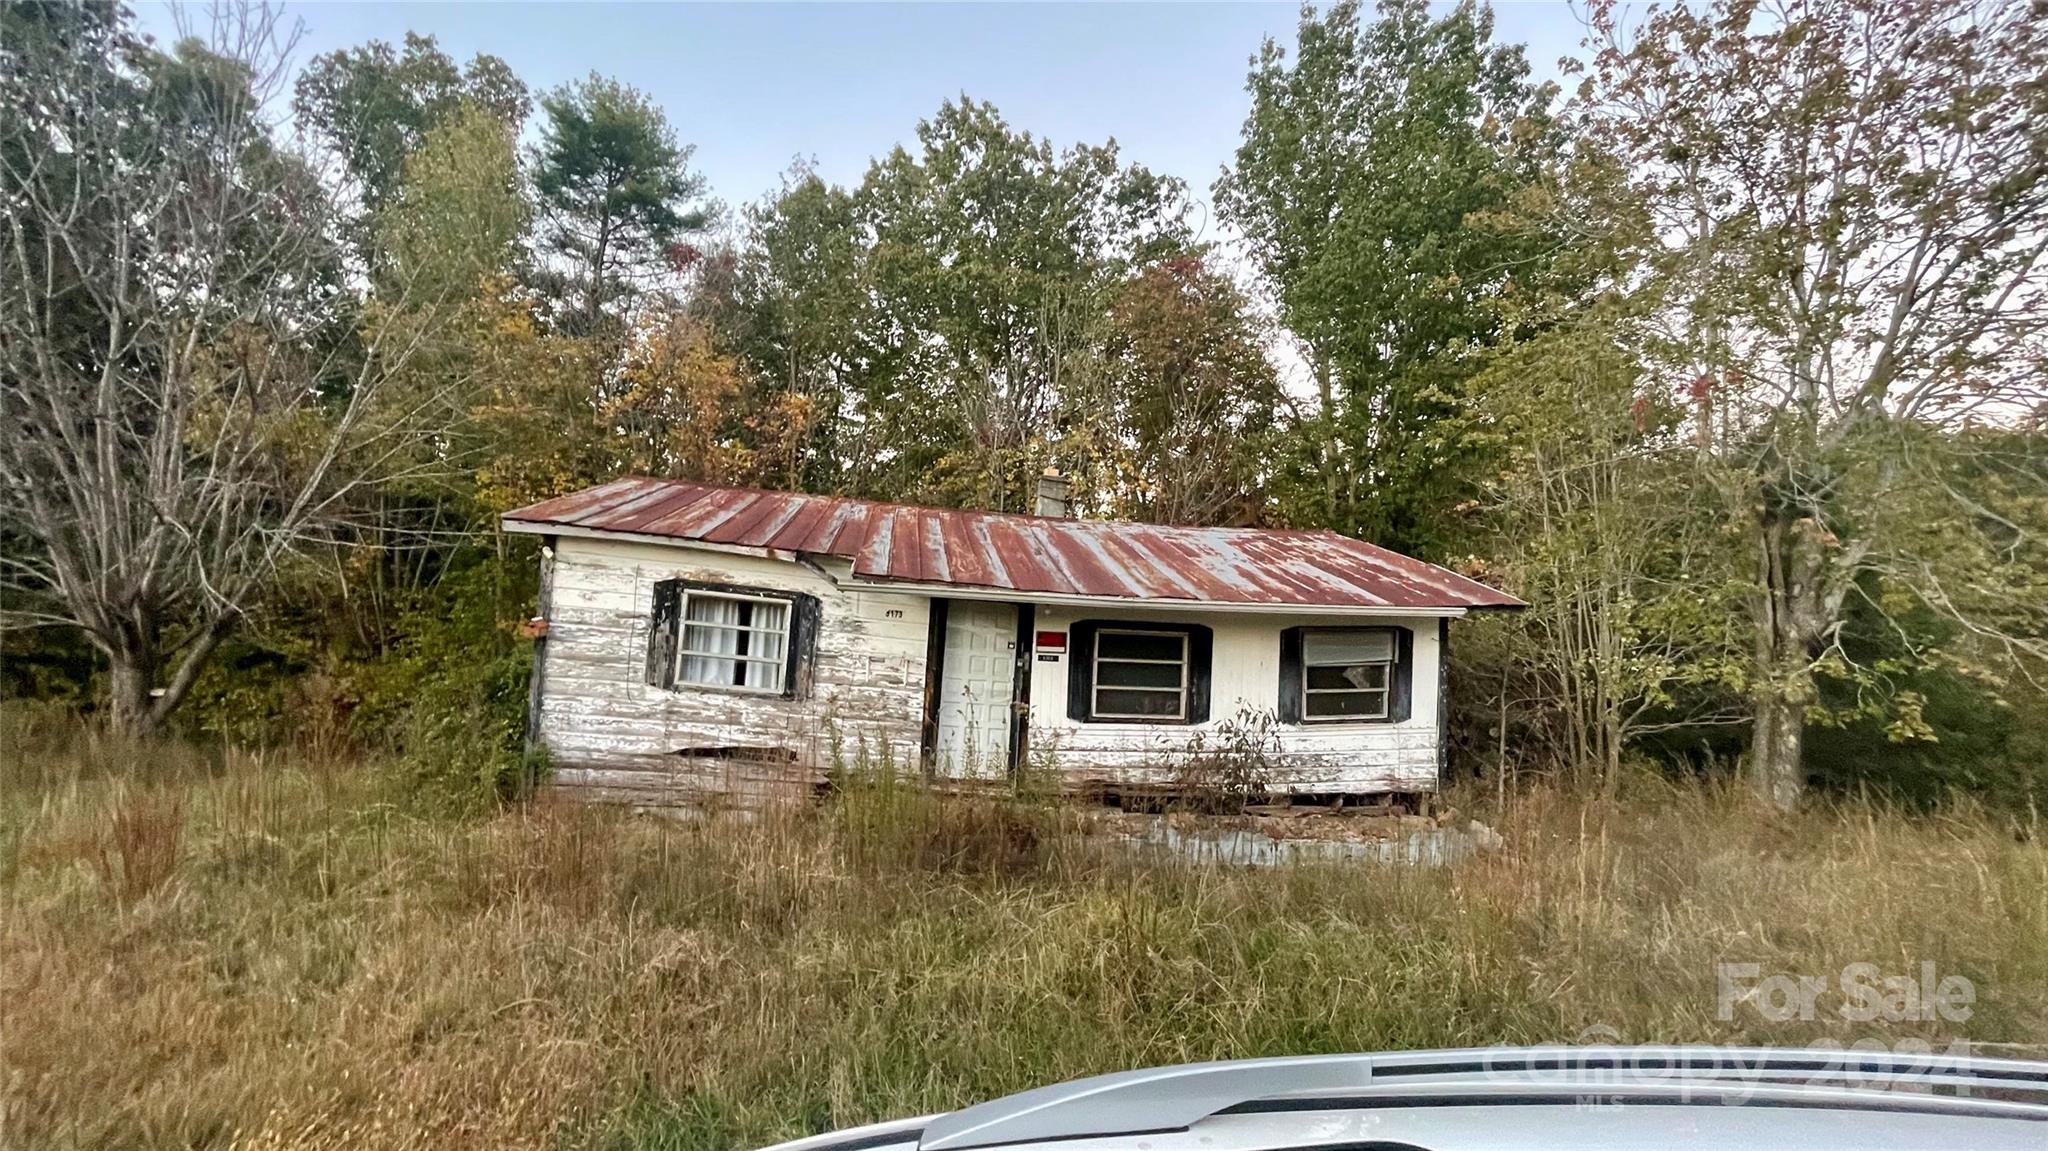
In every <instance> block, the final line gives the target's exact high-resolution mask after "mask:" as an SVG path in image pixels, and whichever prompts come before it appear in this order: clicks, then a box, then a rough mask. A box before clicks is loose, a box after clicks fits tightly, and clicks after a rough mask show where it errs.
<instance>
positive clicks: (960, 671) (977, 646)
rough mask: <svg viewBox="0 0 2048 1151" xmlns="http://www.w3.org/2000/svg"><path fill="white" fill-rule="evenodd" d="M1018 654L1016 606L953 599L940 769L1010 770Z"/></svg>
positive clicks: (942, 679) (942, 687)
mask: <svg viewBox="0 0 2048 1151" xmlns="http://www.w3.org/2000/svg"><path fill="white" fill-rule="evenodd" d="M1016 656H1017V609H1016V607H1015V606H1013V605H1011V604H1006V603H981V602H976V601H973V600H954V601H952V602H951V603H949V604H948V605H947V607H946V651H945V656H944V662H943V663H942V664H941V666H940V672H939V733H938V749H937V750H938V763H937V764H936V765H935V766H936V768H937V771H938V773H939V774H940V775H946V776H954V777H963V778H964V777H970V776H982V777H987V776H1000V775H1004V774H1006V773H1007V772H1008V771H1009V767H1010V701H1011V699H1012V696H1013V692H1014V690H1015V689H1014V684H1015V682H1016Z"/></svg>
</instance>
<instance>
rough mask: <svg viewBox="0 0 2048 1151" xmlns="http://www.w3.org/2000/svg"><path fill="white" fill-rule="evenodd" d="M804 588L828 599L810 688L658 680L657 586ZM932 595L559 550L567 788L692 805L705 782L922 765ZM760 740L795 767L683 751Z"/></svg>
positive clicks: (558, 658) (579, 545)
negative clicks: (860, 764) (862, 759)
mask: <svg viewBox="0 0 2048 1151" xmlns="http://www.w3.org/2000/svg"><path fill="white" fill-rule="evenodd" d="M678 577H680V578H684V579H694V580H705V581H710V582H716V583H726V584H737V585H744V586H748V587H757V588H763V589H766V590H771V591H790V592H803V593H806V594H808V595H812V596H816V597H817V598H818V601H819V608H820V611H819V624H818V645H817V654H816V659H815V661H814V663H813V664H812V678H811V685H812V686H811V691H810V694H809V696H808V698H798V699H788V700H786V699H783V698H781V697H780V696H770V695H759V694H750V693H744V692H733V691H721V690H718V689H713V688H704V687H695V686H681V687H678V688H677V689H676V690H667V689H664V688H658V687H653V686H650V685H648V684H647V683H646V681H645V671H646V665H647V633H648V628H649V626H650V623H651V618H652V615H653V596H654V585H655V584H656V583H657V582H658V581H661V580H665V579H674V578H678ZM928 618H929V601H927V600H926V599H925V598H924V597H922V596H915V595H899V594H893V593H884V592H873V591H848V590H845V589H842V588H841V587H839V586H838V585H837V584H835V583H834V582H833V581H832V580H831V579H829V578H827V577H826V576H825V575H823V574H821V573H820V572H819V571H818V570H817V569H814V568H812V567H809V566H806V565H805V564H802V563H796V562H792V561H788V560H779V559H769V558H765V557H756V556H748V555H739V554H734V553H731V552H723V551H716V552H714V551H708V550H700V549H690V548H681V547H662V546H659V545H652V544H644V543H634V542H625V541H614V540H594V539H579V538H573V537H562V538H560V539H558V540H557V542H556V546H555V567H554V592H553V599H552V602H551V604H550V607H549V627H548V646H547V675H546V677H545V679H544V681H543V684H542V698H541V713H540V739H541V742H542V744H543V745H544V746H545V747H546V748H547V751H548V754H549V758H550V760H551V761H552V763H553V764H554V767H555V773H554V780H555V783H556V784H557V785H558V786H561V787H564V788H568V789H571V790H575V791H579V792H584V793H587V794H589V795H591V796H592V797H595V798H617V799H624V800H628V801H634V802H649V803H656V802H678V801H680V800H682V799H686V798H689V797H690V793H695V792H733V791H738V792H747V791H751V790H756V789H761V788H768V787H772V785H774V784H777V783H781V784H785V785H788V784H795V785H798V786H804V785H807V784H808V783H809V782H810V781H812V780H815V779H816V778H818V777H819V776H821V775H822V773H823V772H825V771H827V770H829V769H830V768H831V767H832V766H833V757H834V755H835V749H836V754H838V755H839V756H841V757H842V758H843V759H844V760H845V761H846V762H847V764H848V765H849V766H852V764H853V761H854V760H855V759H856V758H858V757H859V756H860V755H861V754H862V753H863V752H865V753H866V755H867V756H868V757H869V758H870V759H871V760H873V759H876V758H879V757H880V756H882V755H884V754H886V755H888V756H891V757H893V758H894V761H895V763H896V764H897V765H899V766H905V767H914V765H915V764H916V763H917V755H918V740H919V732H920V725H921V723H922V719H923V700H924V657H925V640H926V628H927V626H928ZM712 748H748V749H759V750H763V751H769V752H772V753H773V755H774V756H775V757H776V758H777V759H784V758H786V759H787V761H788V764H787V767H786V768H784V769H782V770H780V771H773V770H764V769H761V768H758V767H754V766H748V767H746V768H739V767H734V766H730V765H725V764H719V763H716V762H713V761H710V760H705V759H692V758H690V757H688V756H687V755H679V754H678V753H679V752H688V751H690V750H692V749H712Z"/></svg>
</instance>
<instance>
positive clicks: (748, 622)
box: [676, 589, 789, 691]
mask: <svg viewBox="0 0 2048 1151" xmlns="http://www.w3.org/2000/svg"><path fill="white" fill-rule="evenodd" d="M682 624H683V636H682V642H681V643H679V644H677V645H676V659H677V661H678V664H677V670H676V680H677V681H678V682H680V683H698V684H705V685H709V686H714V687H737V688H747V689H750V690H753V691H781V690H782V684H783V679H784V676H785V675H786V673H787V670H788V667H789V601H788V600H786V599H775V598H769V597H765V596H743V595H728V594H725V593H721V592H703V591H697V590H694V589H692V590H690V591H688V592H686V593H685V594H684V597H683V618H682Z"/></svg>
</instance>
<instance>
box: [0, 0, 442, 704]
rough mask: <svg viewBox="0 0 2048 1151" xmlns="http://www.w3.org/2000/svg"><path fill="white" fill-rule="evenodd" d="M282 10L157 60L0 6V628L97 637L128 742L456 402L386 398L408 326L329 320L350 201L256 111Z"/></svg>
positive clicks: (58, 14)
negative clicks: (342, 335) (1, 544)
mask: <svg viewBox="0 0 2048 1151" xmlns="http://www.w3.org/2000/svg"><path fill="white" fill-rule="evenodd" d="M274 19H275V14H274V13H273V12H272V11H270V10H267V9H261V8H252V9H244V10H241V11H240V12H239V13H237V15H236V18H234V19H231V20H224V21H222V22H221V23H219V24H217V25H216V26H215V28H214V32H215V34H216V36H217V42H215V43H212V44H207V43H201V42H198V41H193V40H187V41H183V42H180V43H179V44H178V45H177V46H176V47H175V49H174V50H173V51H172V52H171V53H168V54H166V53H160V52H157V51H154V50H153V49H151V48H150V47H148V46H147V45H146V44H145V43H143V42H141V41H140V40H139V39H138V38H137V37H136V36H135V35H134V34H133V32H132V30H131V29H130V28H129V26H128V24H127V22H126V21H127V17H126V16H125V15H122V14H118V13H116V12H113V11H110V10H107V9H97V8H94V9H85V8H73V7H69V6H64V5H47V6H16V7H9V8H6V9H4V10H0V22H4V23H0V43H4V44H5V45H6V49H5V51H6V58H5V64H6V67H4V68H0V109H4V111H0V408H4V410H5V411H6V412H7V413H8V418H7V419H6V420H5V421H4V422H0V525H4V526H5V531H6V534H7V537H8V539H9V543H10V546H9V548H8V549H7V553H6V555H5V557H4V562H0V580H4V582H5V585H6V590H7V592H8V595H7V600H6V603H7V619H6V622H7V623H9V624H21V623H28V624H45V625H60V626H68V627H72V628H76V629H77V630H78V631H79V632H81V633H82V634H84V635H85V636H86V637H87V639H88V640H89V641H90V642H91V643H92V644H93V646H94V647H95V648H97V649H98V650H99V653H100V655H101V656H102V657H103V658H104V659H105V660H106V665H107V668H108V671H109V675H108V677H107V683H108V695H109V699H108V704H109V707H108V714H109V715H110V717H111V719H112V721H113V722H114V724H115V725H116V726H118V727H121V728H123V729H126V730H130V731H135V732H147V731H151V730H154V729H156V728H158V727H160V726H161V725H162V724H163V723H164V721H165V720H166V719H167V718H168V717H169V716H170V714H171V713H172V712H173V711H174V710H175V709H176V708H177V707H178V705H179V704H180V702H181V701H182V700H183V699H184V698H185V696H186V695H187V693H189V692H190V690H191V689H192V686H193V684H194V683H195V682H196V680H197V679H198V677H199V675H200V673H201V672H202V671H204V669H205V668H206V667H207V665H208V663H209V661H210V660H211V659H212V658H213V655H214V653H215V652H216V651H217V650H218V648H219V646H220V644H221V642H222V641H223V640H224V639H226V638H227V637H228V636H229V635H230V634H231V633H233V632H234V631H236V630H237V629H238V628H239V627H241V626H242V625H243V624H244V622H245V620H246V619H247V618H248V616H249V614H250V613H251V611H252V610H253V609H254V607H255V606H256V605H257V604H258V603H259V602H260V601H261V599H262V597H263V596H264V595H265V594H267V593H268V592H269V591H270V590H271V589H272V588H273V587H274V586H275V584H276V581H277V577H278V573H279V572H280V570H281V569H282V568H283V567H284V566H286V565H287V564H288V563H289V562H290V561H291V560H292V558H293V557H294V556H296V555H300V554H303V553H304V552H306V551H308V550H311V549H314V548H317V547H320V546H322V545H323V544H324V543H325V542H327V541H330V540H332V539H334V538H335V537H336V535H337V534H338V533H339V532H341V531H342V530H344V529H345V527H346V525H347V521H348V519H349V513H350V512H351V511H352V510H354V507H355V505H354V497H355V496H356V494H357V493H360V492H361V491H363V490H365V489H367V488H370V487H373V486H375V485H377V484H379V483H382V482H386V481H388V480H391V479H392V478H393V477H394V475H395V474H396V473H400V472H403V471H405V470H406V469H407V468H408V467H409V466H410V457H408V456H407V455H406V454H405V453H403V452H399V451H395V450H392V445H399V444H407V443H412V442H417V441H421V440H427V439H431V438H432V437H433V436H435V435H436V434H438V433H439V432H440V431H441V430H442V429H439V428H436V427H434V426H432V421H431V416H432V414H433V413H436V412H442V411H446V410H447V408H448V405H447V404H446V403H444V402H443V399H442V389H443V388H445V387H446V386H447V384H446V382H444V381H429V382H428V384H427V390H425V391H417V392H414V393H412V394H411V395H409V396H408V397H406V401H405V402H403V403H398V402H392V401H393V399H394V394H393V393H394V387H393V385H394V382H395V381H397V380H399V379H401V378H405V377H404V369H405V365H406V362H407V359H408V357H409V356H410V355H412V354H413V352H414V350H415V349H414V347H413V346H412V345H411V344H410V343H409V342H398V343H387V342H384V341H382V340H380V339H377V338H371V339H368V340H366V341H362V342H357V341H354V340H342V339H339V338H337V336H336V333H337V332H345V331H350V330H353V329H354V327H355V326H356V323H357V321H358V318H359V311H358V305H359V303H360V301H359V300H358V299H357V298H356V297H355V296H353V295H352V294H351V293H349V292H348V291H347V290H345V283H346V277H343V276H342V275H340V274H339V269H340V267H341V255H342V253H341V247H340V243H339V240H338V234H339V224H340V220H339V218H338V216H339V213H338V212H337V211H336V207H335V205H334V203H333V201H332V199H331V198H330V196H329V194H328V190H327V188H326V187H324V186H323V184H322V183H321V182H320V181H319V180H318V179H317V178H316V176H315V174H314V173H313V172H312V171H311V170H310V168H309V166H308V164H307V163H306V162H305V159H304V158H303V157H301V156H299V155H297V154H295V153H293V152H291V151H289V150H286V149H284V148H282V147H280V145H279V144H278V142H277V141H276V139H275V138H274V137H273V136H272V134H271V131H270V129H269V126H268V125H267V123H266V122H265V121H264V119H263V118H262V115H261V109H262V108H263V107H264V106H265V103H266V95H267V93H266V92H265V90H264V89H263V87H262V81H263V78H265V77H270V76H275V75H277V55H276V48H277V36H276V31H277V30H276V28H275V24H274Z"/></svg>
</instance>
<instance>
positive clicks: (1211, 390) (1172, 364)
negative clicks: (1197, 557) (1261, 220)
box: [1064, 256, 1283, 524]
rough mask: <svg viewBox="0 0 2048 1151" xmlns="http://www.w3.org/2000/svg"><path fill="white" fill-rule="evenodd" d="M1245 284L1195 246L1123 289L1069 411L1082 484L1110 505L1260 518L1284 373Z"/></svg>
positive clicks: (1178, 519) (1173, 514)
mask: <svg viewBox="0 0 2048 1151" xmlns="http://www.w3.org/2000/svg"><path fill="white" fill-rule="evenodd" d="M1265 336H1266V333H1265V332H1264V331H1263V330H1262V329H1261V327H1260V325H1259V324H1258V322H1257V320H1256V319H1255V318H1254V316H1253V315H1252V313H1251V308H1250V305H1249V304H1248V303H1247V302H1246V300H1245V298H1244V296H1243V294H1242V293H1241V292H1239V291H1238V290H1237V287H1236V286H1235V285H1233V284H1232V283H1231V282H1230V281H1228V280H1226V279H1223V278H1222V277H1220V276H1218V275H1216V274H1215V273H1214V272H1211V271H1209V270H1208V268H1206V267H1205V266H1204V265H1203V262H1202V260H1201V259H1200V258H1199V257H1197V256H1181V257H1176V258H1174V259H1170V260H1165V261H1162V262H1160V263H1158V264H1154V265H1152V266H1150V267H1148V268H1145V269H1144V270H1143V271H1141V272H1139V273H1138V274H1136V275H1134V276H1133V277H1131V279H1129V280H1128V281H1126V282H1125V283H1124V284H1123V285H1122V287H1121V288H1119V289H1118V290H1117V293H1116V295H1115V298H1114V299H1113V300H1112V301H1111V303H1110V306H1109V315H1108V326H1107V329H1106V336H1105V339H1104V343H1103V348H1102V367H1101V370H1100V371H1099V372H1098V373H1096V376H1097V380H1096V382H1095V383H1094V384H1093V385H1092V386H1085V387H1081V388H1077V389H1075V391H1076V394H1075V395H1074V396H1071V397H1069V403H1071V404H1074V405H1075V406H1076V407H1079V408H1082V409H1084V410H1079V411H1075V412H1074V413H1073V414H1072V415H1071V416H1070V417H1069V427H1070V428H1071V429H1072V431H1071V432H1070V435H1071V436H1073V437H1074V438H1075V439H1076V440H1077V441H1079V440H1081V439H1082V438H1083V437H1089V436H1091V434H1092V437H1093V439H1092V442H1091V443H1090V445H1089V446H1090V447H1091V448H1092V449H1093V450H1092V451H1090V452H1087V453H1085V454H1082V453H1078V452H1076V451H1074V449H1073V448H1072V447H1070V448H1069V449H1068V450H1067V452H1066V453H1064V454H1066V455H1067V456H1068V457H1069V458H1075V457H1077V456H1078V457H1079V458H1080V460H1081V463H1082V466H1081V468H1080V477H1079V478H1080V479H1081V480H1082V481H1083V484H1084V489H1083V490H1084V491H1086V492H1089V493H1092V494H1093V495H1094V496H1095V497H1096V499H1097V502H1099V503H1100V504H1102V505H1103V506H1104V510H1106V511H1108V512H1110V513H1112V514H1114V515H1117V516H1120V517H1123V518H1129V519H1136V520H1144V521H1147V522H1151V523H1168V524H1247V523H1256V522H1258V521H1259V520H1260V519H1262V518H1263V517H1264V515H1265V513H1266V508H1265V498H1264V480H1265V476H1266V469H1267V465H1268V462H1269V452H1270V449H1271V447H1272V444H1273V440H1274V433H1275V430H1276V424H1277V417H1278V414H1279V412H1280V410H1281V408H1282V406H1283V397H1282V395H1281V390H1280V383H1279V379H1278V377H1277V375H1276V374H1275V372H1274V370H1273V365H1272V363H1271V361H1269V360H1268V359H1267V358H1266V350H1265Z"/></svg>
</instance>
